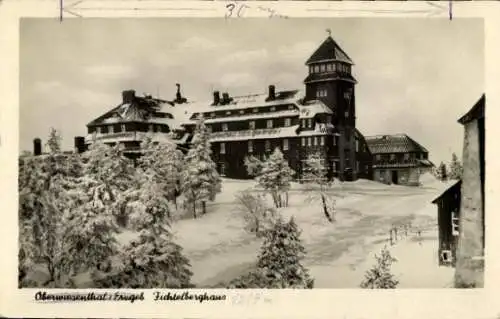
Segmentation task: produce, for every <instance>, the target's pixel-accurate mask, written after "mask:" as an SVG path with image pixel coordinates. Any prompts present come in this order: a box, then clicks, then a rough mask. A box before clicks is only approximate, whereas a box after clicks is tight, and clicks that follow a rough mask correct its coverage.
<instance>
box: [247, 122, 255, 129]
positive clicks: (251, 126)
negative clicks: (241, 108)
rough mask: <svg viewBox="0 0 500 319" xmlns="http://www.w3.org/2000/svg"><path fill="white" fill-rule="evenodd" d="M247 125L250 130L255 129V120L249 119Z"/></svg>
mask: <svg viewBox="0 0 500 319" xmlns="http://www.w3.org/2000/svg"><path fill="white" fill-rule="evenodd" d="M248 127H249V128H250V129H251V130H255V121H250V122H249V123H248Z"/></svg>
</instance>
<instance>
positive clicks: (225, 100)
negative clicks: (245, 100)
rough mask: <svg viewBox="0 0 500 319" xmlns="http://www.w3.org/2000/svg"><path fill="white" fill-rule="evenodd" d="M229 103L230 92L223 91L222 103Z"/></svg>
mask: <svg viewBox="0 0 500 319" xmlns="http://www.w3.org/2000/svg"><path fill="white" fill-rule="evenodd" d="M227 103H229V93H227V92H224V93H222V104H227Z"/></svg>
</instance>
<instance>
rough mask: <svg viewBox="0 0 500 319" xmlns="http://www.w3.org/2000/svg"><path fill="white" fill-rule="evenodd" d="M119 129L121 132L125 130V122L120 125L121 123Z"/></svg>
mask: <svg viewBox="0 0 500 319" xmlns="http://www.w3.org/2000/svg"><path fill="white" fill-rule="evenodd" d="M121 131H122V132H125V131H126V127H125V124H122V125H121Z"/></svg>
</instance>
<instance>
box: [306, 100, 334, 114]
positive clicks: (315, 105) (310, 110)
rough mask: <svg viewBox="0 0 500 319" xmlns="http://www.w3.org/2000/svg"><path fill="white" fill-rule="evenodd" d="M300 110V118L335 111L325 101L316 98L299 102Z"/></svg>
mask: <svg viewBox="0 0 500 319" xmlns="http://www.w3.org/2000/svg"><path fill="white" fill-rule="evenodd" d="M297 106H298V107H299V110H300V116H299V117H300V118H310V117H314V116H315V115H316V114H322V113H326V114H333V111H332V110H331V109H330V108H329V107H328V106H326V105H325V103H323V102H321V101H319V100H314V101H311V102H308V103H306V104H297Z"/></svg>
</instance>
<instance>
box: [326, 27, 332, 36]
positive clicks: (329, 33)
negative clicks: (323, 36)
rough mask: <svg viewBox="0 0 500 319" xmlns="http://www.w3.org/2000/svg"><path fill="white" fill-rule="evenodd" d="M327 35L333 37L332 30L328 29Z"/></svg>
mask: <svg viewBox="0 0 500 319" xmlns="http://www.w3.org/2000/svg"><path fill="white" fill-rule="evenodd" d="M326 33H328V36H331V35H332V29H330V28H328V29H326Z"/></svg>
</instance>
